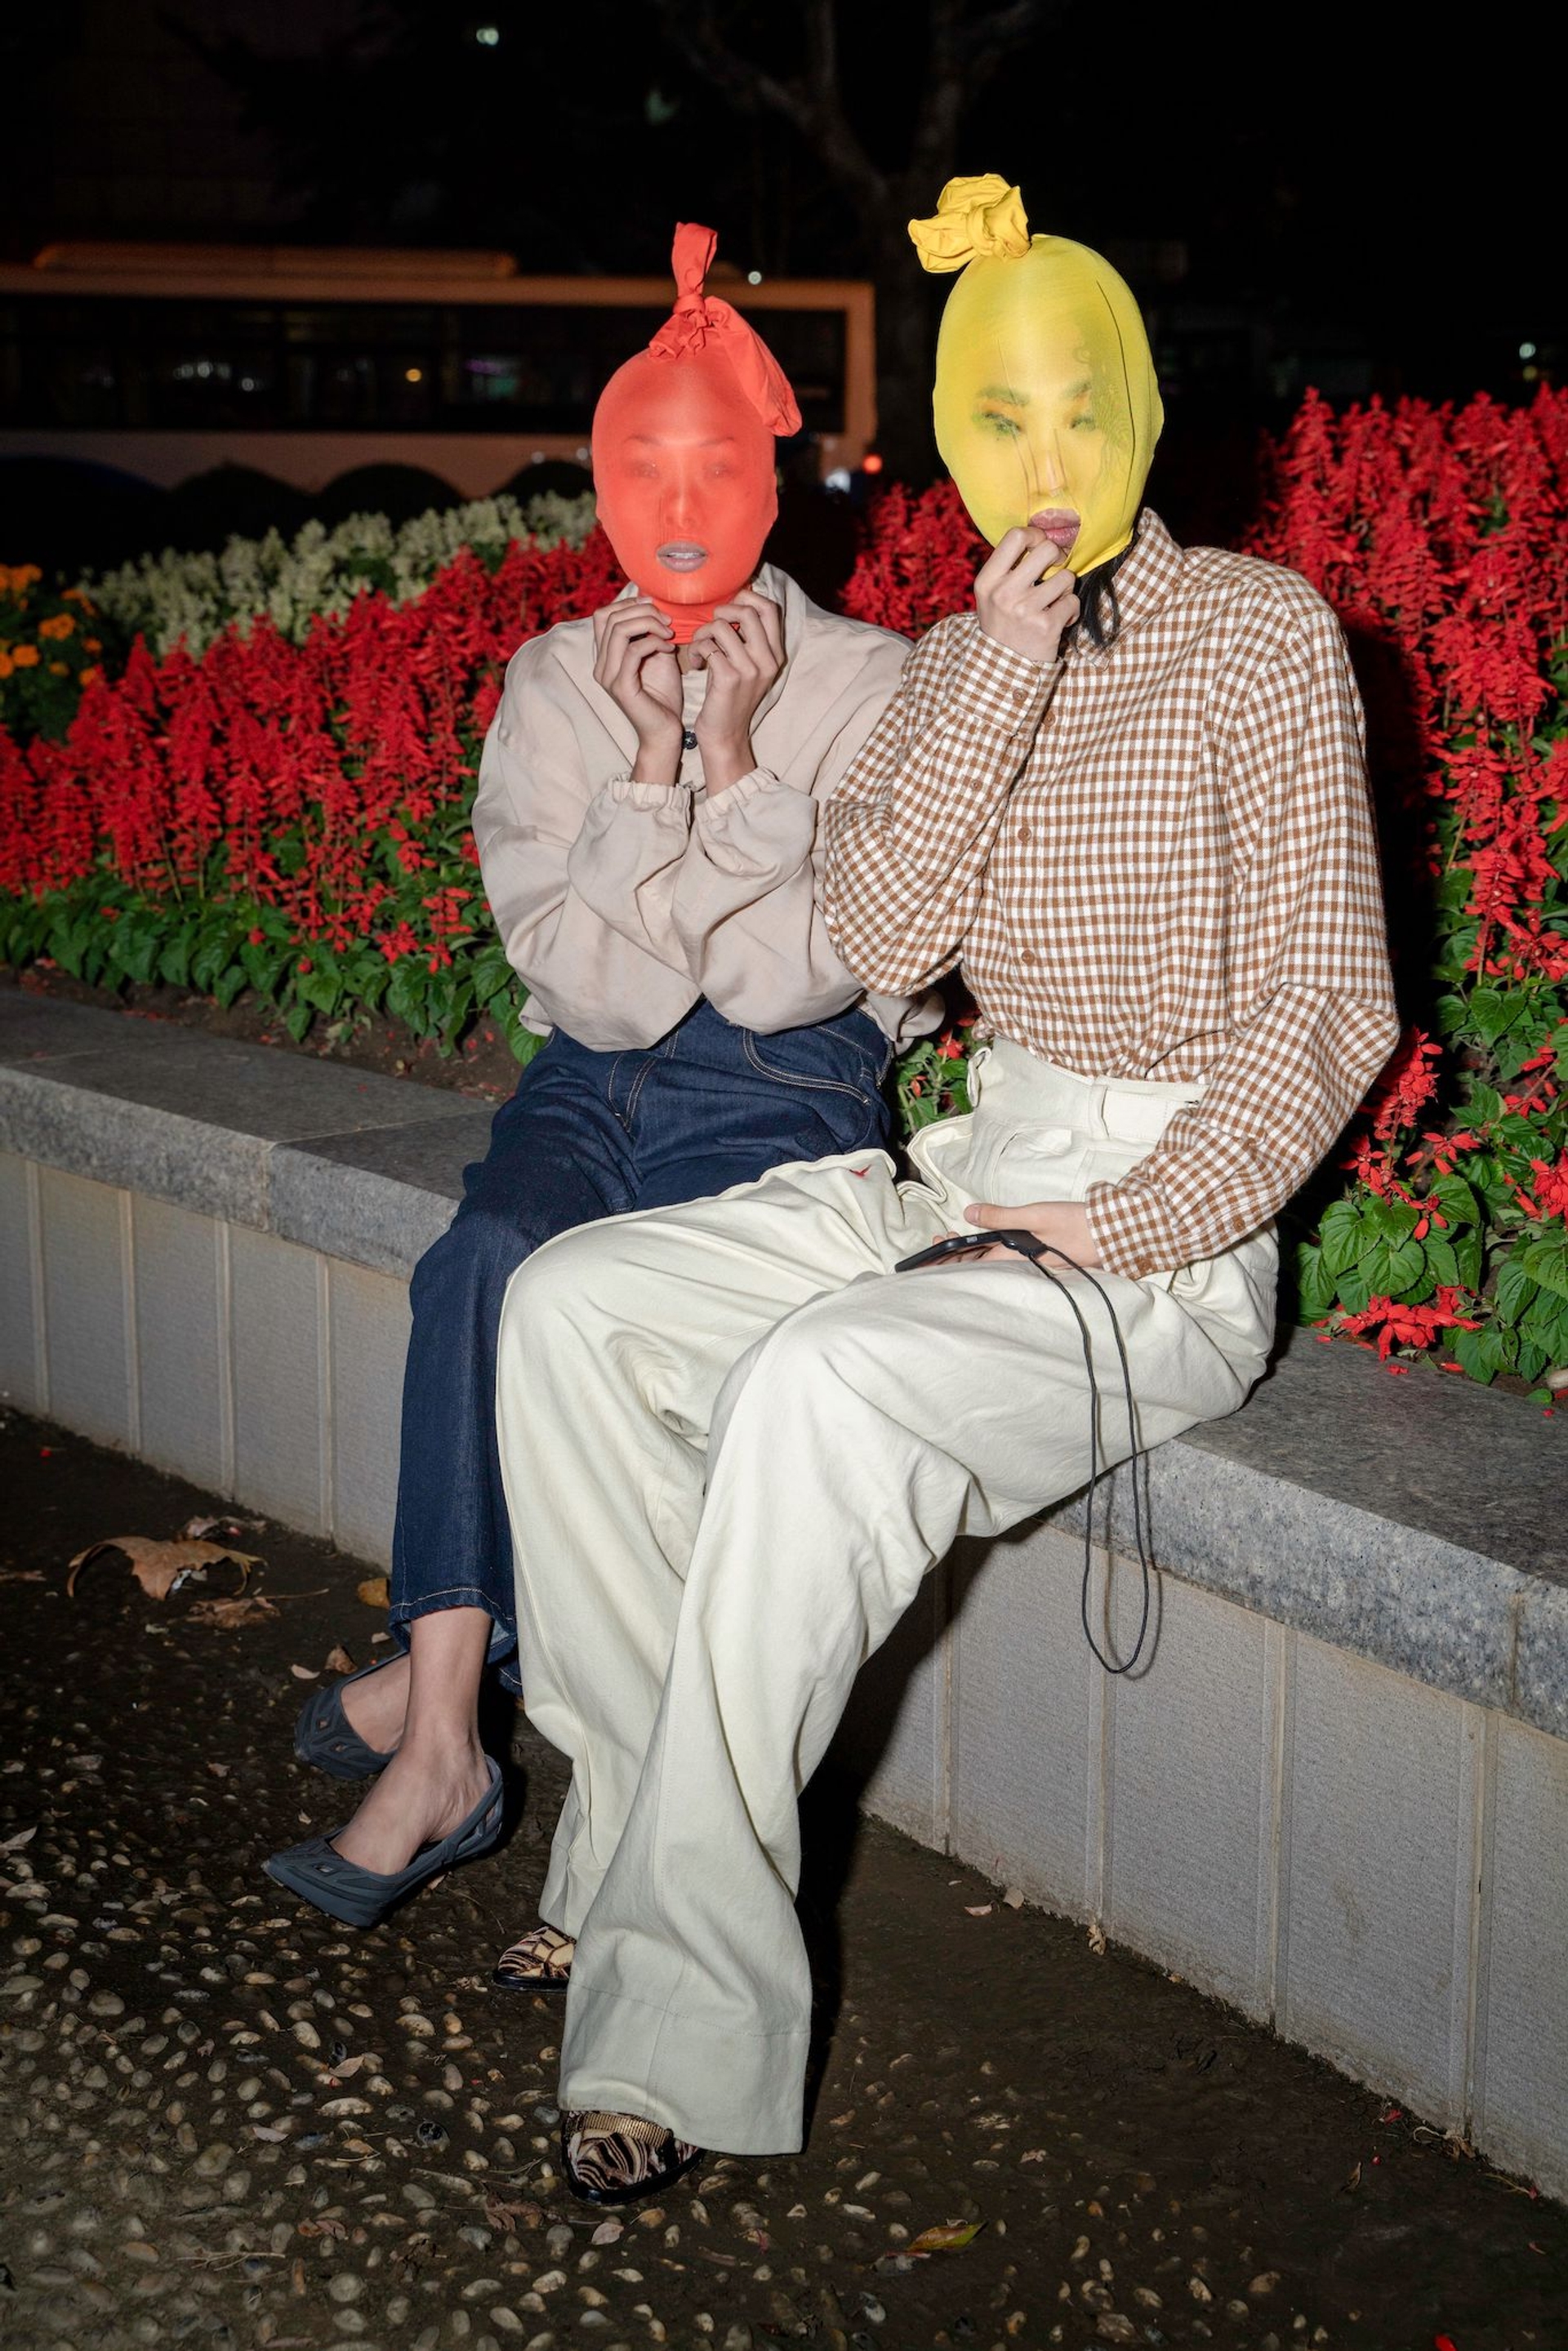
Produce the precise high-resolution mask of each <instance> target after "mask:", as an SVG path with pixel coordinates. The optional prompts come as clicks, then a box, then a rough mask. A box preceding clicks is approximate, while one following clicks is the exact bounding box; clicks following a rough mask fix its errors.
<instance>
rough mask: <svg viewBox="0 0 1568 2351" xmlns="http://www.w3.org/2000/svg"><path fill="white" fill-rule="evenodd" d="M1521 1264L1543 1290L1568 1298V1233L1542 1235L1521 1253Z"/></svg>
mask: <svg viewBox="0 0 1568 2351" xmlns="http://www.w3.org/2000/svg"><path fill="white" fill-rule="evenodd" d="M1519 1262H1520V1264H1521V1266H1522V1267H1523V1268H1524V1270H1525V1272H1526V1273H1528V1274H1529V1275H1530V1276H1531V1279H1532V1280H1536V1281H1539V1282H1540V1284H1541V1286H1542V1289H1543V1290H1555V1291H1556V1292H1557V1295H1558V1296H1559V1297H1560V1298H1568V1232H1555V1233H1547V1234H1544V1235H1542V1238H1541V1239H1540V1240H1537V1241H1531V1242H1530V1243H1529V1244H1528V1246H1527V1247H1526V1248H1524V1249H1521V1251H1520V1255H1519Z"/></svg>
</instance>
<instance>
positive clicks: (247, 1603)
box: [191, 1592, 277, 1633]
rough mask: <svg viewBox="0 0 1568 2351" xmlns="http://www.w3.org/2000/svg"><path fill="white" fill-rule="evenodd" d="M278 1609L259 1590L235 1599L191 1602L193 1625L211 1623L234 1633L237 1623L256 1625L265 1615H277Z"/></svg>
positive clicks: (224, 1630)
mask: <svg viewBox="0 0 1568 2351" xmlns="http://www.w3.org/2000/svg"><path fill="white" fill-rule="evenodd" d="M276 1615H277V1609H276V1608H275V1607H274V1606H273V1604H272V1603H271V1601H270V1600H268V1599H267V1598H265V1597H264V1595H263V1594H262V1593H259V1592H247V1593H245V1594H243V1595H242V1596H239V1597H236V1598H235V1599H233V1600H193V1602H192V1603H191V1622H192V1624H193V1625H214V1627H215V1628H216V1629H217V1631H218V1632H220V1633H232V1632H233V1631H234V1629H235V1625H255V1624H256V1623H257V1622H258V1621H259V1620H260V1619H261V1618H262V1617H263V1616H276Z"/></svg>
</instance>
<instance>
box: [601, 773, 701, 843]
mask: <svg viewBox="0 0 1568 2351" xmlns="http://www.w3.org/2000/svg"><path fill="white" fill-rule="evenodd" d="M598 797H599V798H600V799H603V800H609V801H610V802H611V803H612V805H613V806H615V807H617V808H633V809H642V810H645V811H646V813H647V814H648V815H650V816H665V817H668V819H669V820H670V822H671V823H672V824H673V825H674V826H676V827H677V828H678V829H679V830H680V831H682V832H685V830H686V828H687V825H688V824H689V823H690V821H691V794H690V792H689V791H688V790H687V789H686V787H685V785H684V784H678V783H676V784H638V783H633V781H632V778H631V777H630V776H612V777H611V778H609V780H608V781H607V782H606V783H604V784H602V785H601V787H600V790H599V794H598Z"/></svg>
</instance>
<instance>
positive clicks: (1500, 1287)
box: [1492, 1257, 1537, 1328]
mask: <svg viewBox="0 0 1568 2351" xmlns="http://www.w3.org/2000/svg"><path fill="white" fill-rule="evenodd" d="M1536 1294H1537V1293H1536V1283H1535V1280H1534V1279H1533V1277H1532V1276H1531V1275H1530V1274H1528V1273H1527V1272H1526V1271H1525V1270H1524V1261H1523V1259H1522V1258H1517V1257H1508V1258H1504V1259H1503V1261H1502V1263H1501V1265H1500V1267H1499V1269H1498V1277H1497V1288H1496V1290H1494V1292H1493V1294H1492V1307H1493V1310H1494V1311H1495V1313H1496V1315H1497V1319H1498V1321H1499V1322H1500V1323H1502V1324H1503V1325H1504V1327H1505V1328H1508V1327H1509V1326H1511V1324H1513V1323H1515V1322H1518V1320H1519V1318H1520V1316H1521V1314H1522V1313H1523V1311H1524V1310H1525V1308H1526V1307H1527V1306H1528V1305H1529V1304H1530V1301H1531V1299H1532V1298H1533V1297H1535V1295H1536Z"/></svg>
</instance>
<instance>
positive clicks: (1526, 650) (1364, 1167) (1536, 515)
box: [1252, 392, 1568, 1400]
mask: <svg viewBox="0 0 1568 2351" xmlns="http://www.w3.org/2000/svg"><path fill="white" fill-rule="evenodd" d="M1565 499H1568V393H1564V392H1543V393H1542V395H1541V396H1540V397H1539V398H1538V399H1537V400H1536V401H1535V402H1534V404H1533V405H1532V406H1531V408H1529V409H1528V410H1506V409H1503V408H1500V407H1499V406H1498V405H1497V404H1496V403H1495V402H1491V401H1490V400H1486V399H1479V400H1475V401H1472V402H1470V403H1469V405H1468V406H1467V407H1465V408H1463V409H1461V410H1459V411H1458V412H1457V413H1456V412H1453V411H1450V410H1445V409H1435V408H1431V407H1429V406H1427V404H1426V403H1424V402H1416V401H1406V402H1400V403H1399V404H1398V406H1397V407H1396V408H1394V409H1384V408H1381V407H1372V408H1369V409H1360V410H1353V411H1351V412H1350V413H1348V414H1346V415H1345V416H1343V417H1341V418H1336V417H1335V416H1334V415H1333V413H1332V411H1330V410H1329V408H1328V407H1327V406H1326V405H1325V404H1324V403H1323V402H1321V401H1318V400H1316V399H1309V400H1308V402H1306V404H1305V405H1304V407H1303V408H1302V410H1301V413H1300V414H1299V415H1298V417H1297V418H1296V420H1295V423H1294V424H1293V426H1292V429H1291V433H1290V434H1288V436H1287V437H1286V439H1285V441H1284V442H1283V444H1281V447H1280V448H1279V449H1278V450H1277V451H1276V452H1275V453H1274V486H1273V495H1272V497H1271V499H1270V506H1269V509H1268V511H1267V513H1266V514H1265V516H1264V517H1263V519H1262V521H1261V523H1260V527H1259V528H1258V529H1257V531H1256V533H1255V534H1254V536H1253V539H1252V545H1253V548H1254V549H1255V551H1256V552H1258V553H1259V554H1262V555H1267V556H1271V557H1272V558H1273V559H1275V560H1276V561H1279V562H1286V563H1290V564H1292V565H1293V566H1294V567H1295V569H1297V570H1299V571H1301V572H1304V573H1305V575H1306V577H1307V578H1308V579H1309V580H1312V583H1313V584H1314V586H1316V587H1317V588H1319V589H1320V590H1322V593H1323V595H1325V596H1326V597H1327V598H1328V600H1329V601H1330V602H1331V603H1332V604H1333V606H1334V608H1335V610H1336V611H1338V612H1339V614H1340V615H1341V618H1342V619H1343V622H1344V623H1345V625H1346V628H1347V630H1348V631H1349V632H1350V635H1351V639H1352V643H1353V645H1354V647H1355V648H1356V650H1357V652H1358V655H1359V660H1358V666H1359V667H1360V669H1361V672H1362V674H1363V679H1364V685H1365V687H1366V690H1367V699H1368V708H1369V719H1370V723H1371V743H1372V749H1373V762H1372V765H1373V774H1374V779H1375V785H1376V788H1377V790H1378V796H1379V801H1380V819H1381V824H1382V832H1383V840H1384V847H1385V864H1386V867H1387V869H1388V883H1389V904H1390V914H1391V928H1392V930H1393V934H1394V937H1395V943H1396V952H1397V954H1398V961H1399V972H1398V977H1399V981H1400V987H1401V995H1402V998H1403V1001H1404V1005H1405V1009H1406V1016H1407V1018H1409V1019H1411V1023H1412V1025H1411V1026H1410V1028H1409V1029H1407V1030H1406V1035H1405V1038H1404V1040H1403V1042H1402V1044H1401V1046H1400V1049H1399V1050H1398V1052H1397V1053H1396V1057H1395V1059H1394V1061H1393V1062H1392V1063H1391V1065H1390V1067H1389V1069H1388V1071H1386V1072H1385V1076H1384V1078H1383V1080H1382V1081H1381V1082H1380V1084H1379V1085H1378V1086H1377V1088H1376V1089H1375V1092H1374V1095H1373V1098H1372V1101H1371V1102H1370V1104H1369V1106H1368V1114H1367V1117H1366V1119H1365V1121H1364V1123H1363V1125H1362V1127H1361V1129H1360V1132H1359V1133H1358V1134H1357V1135H1356V1136H1355V1139H1354V1147H1353V1149H1352V1152H1351V1155H1350V1157H1349V1160H1348V1162H1347V1163H1346V1164H1347V1165H1348V1166H1349V1169H1350V1171H1351V1182H1350V1185H1349V1187H1348V1192H1347V1196H1345V1197H1343V1198H1341V1199H1337V1200H1331V1201H1330V1202H1329V1203H1328V1205H1326V1206H1325V1207H1322V1211H1321V1214H1320V1215H1319V1217H1318V1218H1317V1222H1316V1225H1315V1228H1314V1230H1313V1232H1312V1235H1311V1237H1310V1238H1308V1239H1306V1240H1305V1241H1304V1242H1303V1243H1302V1244H1301V1248H1300V1249H1299V1250H1298V1253H1297V1276H1298V1281H1299V1285H1300V1294H1301V1306H1302V1309H1303V1311H1304V1312H1305V1313H1306V1314H1307V1315H1308V1316H1309V1317H1311V1318H1313V1319H1317V1318H1323V1319H1324V1321H1325V1322H1326V1325H1327V1327H1329V1328H1331V1329H1333V1330H1340V1331H1344V1332H1350V1333H1351V1334H1352V1335H1354V1336H1360V1337H1364V1339H1366V1340H1368V1341H1369V1342H1370V1341H1374V1340H1375V1343H1376V1345H1377V1348H1378V1350H1379V1352H1380V1353H1383V1354H1385V1355H1387V1354H1389V1353H1393V1352H1395V1351H1396V1350H1403V1349H1412V1350H1437V1351H1439V1352H1441V1353H1443V1354H1444V1355H1445V1357H1446V1361H1447V1365H1448V1367H1449V1368H1458V1369H1461V1370H1463V1371H1466V1372H1468V1373H1469V1374H1471V1376H1472V1377H1474V1378H1477V1379H1480V1380H1490V1379H1493V1378H1495V1377H1496V1376H1497V1375H1498V1374H1499V1373H1508V1374H1516V1375H1518V1376H1519V1377H1520V1378H1521V1379H1523V1380H1524V1381H1526V1382H1527V1383H1533V1382H1536V1381H1539V1380H1541V1379H1542V1377H1543V1375H1546V1374H1552V1373H1554V1372H1555V1373H1562V1372H1563V1369H1564V1367H1565V1366H1568V1092H1565V1089H1568V896H1565V893H1564V887H1563V883H1564V878H1565V876H1568V704H1565V700H1564V696H1565V693H1568V538H1565V536H1564V511H1563V510H1564V502H1565ZM1541 1393H1542V1400H1545V1398H1546V1391H1544V1390H1542V1391H1541Z"/></svg>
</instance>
